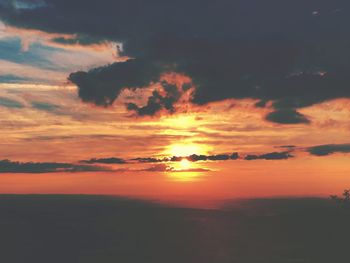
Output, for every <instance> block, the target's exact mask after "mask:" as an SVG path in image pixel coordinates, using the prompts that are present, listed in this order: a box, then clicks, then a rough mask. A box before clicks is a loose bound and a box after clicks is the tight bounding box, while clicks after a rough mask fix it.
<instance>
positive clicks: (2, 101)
mask: <svg viewBox="0 0 350 263" xmlns="http://www.w3.org/2000/svg"><path fill="white" fill-rule="evenodd" d="M0 106H2V107H6V108H14V109H21V108H24V105H23V104H22V103H20V102H18V101H16V100H13V99H9V98H4V97H0Z"/></svg>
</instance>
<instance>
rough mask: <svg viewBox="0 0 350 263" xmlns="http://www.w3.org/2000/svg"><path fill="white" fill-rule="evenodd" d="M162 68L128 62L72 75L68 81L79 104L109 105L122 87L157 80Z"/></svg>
mask: <svg viewBox="0 0 350 263" xmlns="http://www.w3.org/2000/svg"><path fill="white" fill-rule="evenodd" d="M162 69H163V67H161V65H156V64H154V63H153V64H151V63H148V62H147V61H145V60H141V59H130V60H128V61H126V62H123V63H114V64H112V65H108V66H105V67H100V68H95V69H92V70H90V71H89V72H83V71H80V72H76V73H72V74H71V75H70V76H69V80H70V81H72V82H73V83H75V84H76V85H77V86H78V89H79V96H80V98H81V99H82V100H83V101H85V102H93V103H95V104H96V105H99V106H109V105H111V104H112V103H113V102H114V101H115V99H116V98H117V97H118V96H119V94H120V92H121V91H122V90H123V88H127V87H129V88H137V87H144V86H147V85H148V84H149V83H151V82H152V81H157V80H158V79H159V77H160V74H161V73H162ZM135 106H136V105H135Z"/></svg>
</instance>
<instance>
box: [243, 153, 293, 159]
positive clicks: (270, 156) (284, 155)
mask: <svg viewBox="0 0 350 263" xmlns="http://www.w3.org/2000/svg"><path fill="white" fill-rule="evenodd" d="M293 157H294V155H292V154H291V153H290V152H272V153H265V154H261V155H256V154H249V155H247V156H245V158H244V159H245V160H247V161H252V160H285V159H289V158H293Z"/></svg>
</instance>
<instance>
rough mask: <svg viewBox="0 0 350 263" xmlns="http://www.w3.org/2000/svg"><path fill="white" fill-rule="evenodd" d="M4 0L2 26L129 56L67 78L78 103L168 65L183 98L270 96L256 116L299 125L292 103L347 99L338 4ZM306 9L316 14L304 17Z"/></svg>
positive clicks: (157, 103) (157, 101) (155, 76)
mask: <svg viewBox="0 0 350 263" xmlns="http://www.w3.org/2000/svg"><path fill="white" fill-rule="evenodd" d="M21 2H23V3H32V1H29V0H28V1H21ZM11 3H12V1H6V0H5V1H3V2H2V4H1V5H0V17H1V18H2V19H3V20H4V21H5V22H6V23H7V24H11V25H14V26H17V27H26V28H35V29H38V30H42V31H46V32H58V33H62V34H79V35H84V36H87V37H89V39H92V40H89V41H90V42H91V41H94V39H96V43H98V41H101V40H112V41H120V42H123V51H122V52H123V54H124V55H126V56H128V57H130V58H133V59H132V60H129V61H127V62H123V63H115V64H111V65H107V66H105V67H103V68H96V69H95V70H91V71H86V72H83V71H81V72H76V73H73V74H71V75H70V77H69V79H70V80H71V81H72V82H73V83H75V84H76V85H77V86H78V88H79V96H80V97H81V98H82V100H83V101H85V102H92V103H95V104H96V105H100V106H108V105H111V104H112V103H113V102H114V101H115V99H116V98H117V97H118V96H119V94H120V91H121V90H122V89H123V88H126V87H128V88H135V87H144V86H147V85H149V84H150V83H151V82H154V81H157V80H159V77H160V75H161V73H163V72H166V71H169V69H171V70H172V71H175V72H179V73H181V74H185V75H187V76H189V77H190V78H191V79H192V82H193V84H194V86H195V87H196V92H195V94H194V97H193V99H192V102H193V103H195V104H199V105H203V104H206V103H210V102H213V101H221V100H225V99H229V98H236V99H243V98H253V99H257V100H260V103H258V104H257V106H259V107H268V105H269V103H268V102H271V103H272V104H271V105H272V110H273V112H271V113H270V114H268V115H267V116H266V119H267V120H268V121H271V122H275V123H279V124H308V123H309V122H310V120H309V119H308V118H307V117H306V116H304V115H302V113H300V112H299V111H298V110H299V109H301V108H304V107H307V106H311V105H313V104H317V103H320V102H323V101H326V100H330V99H335V98H341V97H347V98H349V97H350V90H349V89H348V85H347V83H349V82H350V76H349V74H348V72H349V70H350V61H349V59H347V58H348V57H349V55H350V51H349V49H348V45H347V44H346V43H348V42H349V34H348V33H349V30H348V26H347V25H348V24H349V22H350V16H349V15H348V13H347V12H345V11H344V12H334V10H339V9H341V10H349V7H350V3H348V2H347V1H342V0H334V1H328V0H310V1H307V2H305V1H294V0H289V1H278V0H269V1H267V2H266V1H261V0H251V1H246V0H238V1H215V2H213V1H209V0H204V1H203V0H202V1H199V0H191V1H185V0H179V1H164V0H150V1H147V4H146V3H144V2H143V1H138V0H120V1H113V0H101V1H99V4H95V3H92V2H91V1H85V0H76V1H73V2H72V1H68V0H47V1H46V5H39V6H38V5H37V6H35V8H25V9H24V10H18V8H17V9H16V7H15V6H14V5H13V4H11ZM22 6H28V4H27V5H23V4H22ZM315 6H321V7H322V8H320V9H322V15H318V16H314V15H312V12H313V10H315ZM199 7H200V8H199ZM320 13H321V11H320ZM131 14H132V15H131ZM62 18H64V19H62ZM209 18H213V19H209ZM87 25H88V26H87ZM163 100H164V97H163V96H159V94H153V95H152V96H151V97H150V99H149V103H148V104H147V105H146V106H144V107H140V106H136V105H135V104H130V105H129V109H131V110H134V111H135V112H137V113H139V114H141V115H142V114H143V115H150V114H152V113H155V112H158V111H159V110H160V108H166V107H165V105H166V104H165V103H164V101H163ZM311 117H312V116H311Z"/></svg>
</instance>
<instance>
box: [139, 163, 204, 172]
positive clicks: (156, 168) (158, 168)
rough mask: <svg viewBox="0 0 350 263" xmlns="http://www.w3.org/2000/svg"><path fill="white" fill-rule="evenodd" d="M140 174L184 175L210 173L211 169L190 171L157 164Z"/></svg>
mask: <svg viewBox="0 0 350 263" xmlns="http://www.w3.org/2000/svg"><path fill="white" fill-rule="evenodd" d="M138 171H140V172H173V173H183V172H187V173H189V172H209V171H211V170H210V169H206V168H188V169H175V168H174V167H172V166H169V165H167V164H157V165H155V166H151V167H149V168H145V169H141V170H138Z"/></svg>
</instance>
